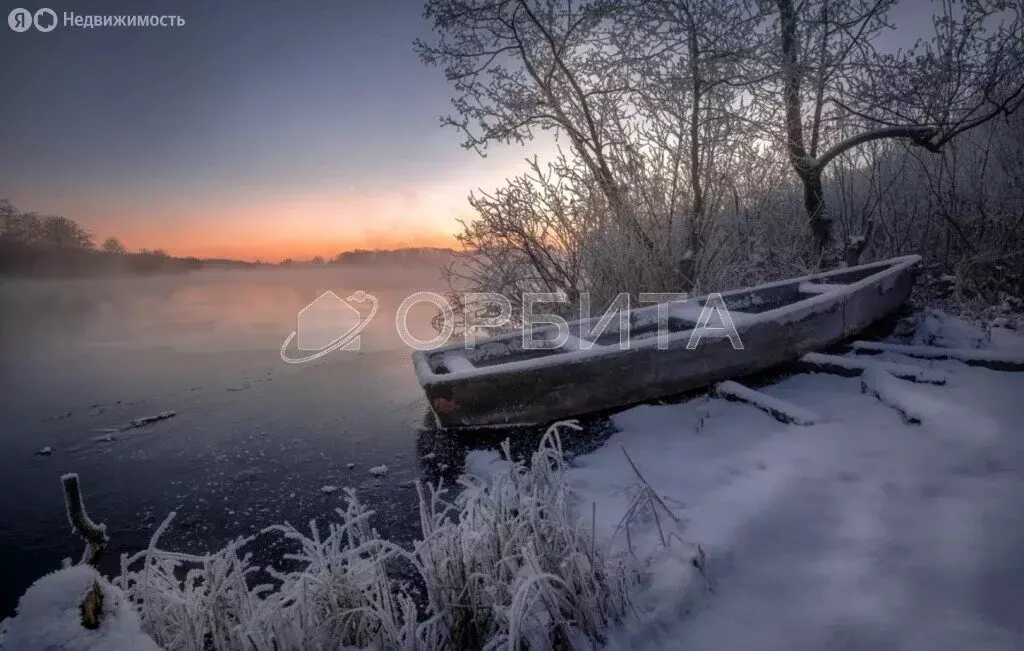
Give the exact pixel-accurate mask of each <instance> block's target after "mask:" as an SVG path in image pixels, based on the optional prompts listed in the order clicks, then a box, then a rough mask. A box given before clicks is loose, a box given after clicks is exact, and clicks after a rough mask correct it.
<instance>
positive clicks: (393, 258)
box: [278, 246, 453, 267]
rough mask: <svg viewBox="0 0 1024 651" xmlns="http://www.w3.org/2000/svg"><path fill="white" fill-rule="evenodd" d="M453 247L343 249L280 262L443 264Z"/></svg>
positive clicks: (311, 263) (315, 263)
mask: <svg viewBox="0 0 1024 651" xmlns="http://www.w3.org/2000/svg"><path fill="white" fill-rule="evenodd" d="M452 253H453V251H452V250H451V249H442V248H437V247H429V246H422V247H408V248H402V249H355V250H353V251H342V252H341V253H339V254H338V255H336V256H334V257H333V258H331V259H330V260H326V259H325V258H323V257H322V256H319V255H318V256H315V257H314V258H313V259H311V260H308V261H297V260H292V259H291V258H288V259H286V260H282V261H281V262H279V263H278V264H279V265H280V266H285V267H287V266H294V265H320V264H392V263H395V262H437V263H438V264H443V263H444V262H447V260H448V259H449V258H450V256H451V255H452Z"/></svg>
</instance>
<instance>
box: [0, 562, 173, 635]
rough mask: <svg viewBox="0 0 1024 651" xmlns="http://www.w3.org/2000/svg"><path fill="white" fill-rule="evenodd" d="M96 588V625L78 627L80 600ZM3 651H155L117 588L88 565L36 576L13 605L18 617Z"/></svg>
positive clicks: (136, 616)
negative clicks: (16, 603) (97, 598)
mask: <svg viewBox="0 0 1024 651" xmlns="http://www.w3.org/2000/svg"><path fill="white" fill-rule="evenodd" d="M94 585H95V586H98V588H99V592H100V594H101V595H102V605H101V606H100V608H101V610H100V616H99V626H98V627H97V628H95V629H89V628H86V627H85V626H83V624H82V602H83V600H84V599H85V598H86V596H87V595H88V593H89V592H90V590H91V589H92V588H93V586H94ZM0 649H3V651H21V650H27V649H61V650H62V651H150V650H153V651H159V649H160V647H158V646H157V645H156V643H155V642H153V640H152V638H150V637H149V636H148V635H146V634H145V633H143V632H142V626H141V624H140V622H139V616H138V614H137V613H136V611H135V609H134V608H133V607H132V605H131V604H130V603H129V601H128V600H127V599H126V598H125V596H124V593H123V592H121V590H120V589H119V588H117V587H115V586H113V585H111V584H110V582H109V581H107V580H106V579H105V578H103V576H101V575H100V573H99V572H97V571H96V570H95V569H93V568H92V567H89V566H87V565H76V566H73V567H68V568H65V569H62V570H58V571H56V572H52V573H50V574H47V575H46V576H44V577H42V578H41V579H39V580H38V581H36V582H35V583H33V584H32V585H31V587H29V589H28V590H27V591H26V592H25V594H24V595H22V597H21V599H20V600H19V601H18V614H17V615H16V616H15V617H14V618H13V619H11V620H9V621H8V623H7V630H6V632H5V634H4V636H3V638H0Z"/></svg>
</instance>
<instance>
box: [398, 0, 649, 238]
mask: <svg viewBox="0 0 1024 651" xmlns="http://www.w3.org/2000/svg"><path fill="white" fill-rule="evenodd" d="M614 12H615V9H614V7H612V6H611V5H609V4H607V3H604V2H596V1H583V2H572V1H571V0H564V1H563V0H498V1H494V0H429V1H428V2H427V5H426V10H425V16H426V17H427V18H428V19H429V20H431V21H432V22H433V25H434V30H435V32H437V34H438V38H437V40H436V42H433V43H427V42H425V41H422V40H419V41H417V42H416V48H417V50H418V52H419V53H420V56H421V58H422V59H423V60H424V61H425V62H427V63H429V64H434V65H439V66H441V67H443V68H444V71H445V75H446V77H447V79H448V81H449V82H450V83H452V84H453V87H454V89H455V93H456V96H455V97H454V99H453V104H454V106H455V114H454V115H452V116H448V117H445V118H443V119H442V123H443V124H446V125H450V126H454V127H456V128H457V129H459V130H460V131H461V132H462V133H463V134H464V136H465V141H464V146H465V147H466V148H469V149H474V150H476V151H478V152H480V153H483V152H484V151H485V149H486V147H487V145H488V144H489V143H491V142H500V143H512V142H517V143H523V142H525V141H527V140H529V139H531V138H532V137H533V135H534V133H535V131H536V130H550V131H555V132H556V133H557V134H560V135H565V136H566V137H567V138H568V140H569V143H570V145H571V148H572V151H573V153H574V154H575V155H576V156H578V157H579V159H580V160H581V161H582V162H583V164H584V165H585V166H586V168H587V170H588V171H589V173H590V175H591V176H592V178H593V179H594V181H595V182H596V183H597V185H598V187H599V188H600V190H601V192H602V194H603V196H604V199H605V201H606V202H607V206H608V210H609V211H610V213H611V215H612V217H613V219H614V222H615V224H616V225H618V226H621V227H622V228H624V229H626V230H627V231H628V232H629V234H630V235H631V236H632V237H633V238H635V239H636V240H637V241H639V242H640V243H641V245H642V246H643V247H644V248H645V249H646V250H648V251H650V252H654V251H656V250H657V248H658V247H657V244H656V242H655V240H654V239H653V238H652V237H651V235H650V234H649V233H648V232H647V230H646V229H645V228H644V225H643V224H641V222H640V221H639V220H638V219H637V218H636V216H635V215H634V214H633V212H632V211H631V210H629V208H628V206H627V204H626V201H625V198H624V194H625V191H624V189H623V188H622V186H621V185H620V183H619V181H618V179H617V178H616V174H615V172H614V170H613V169H612V165H611V162H610V161H609V157H608V155H609V147H610V144H611V143H610V138H611V135H610V133H609V129H610V127H611V125H612V124H613V122H614V119H615V117H616V115H617V113H618V112H619V111H620V110H621V106H620V105H621V102H622V101H623V97H624V96H625V94H626V92H627V90H628V89H627V88H625V87H623V86H622V85H621V82H620V80H619V78H618V76H617V75H616V74H615V71H614V70H613V69H612V68H611V66H613V65H614V63H613V62H610V61H609V60H608V59H607V58H604V57H598V56H594V53H595V48H601V47H603V45H604V44H605V43H607V38H608V34H607V30H606V29H605V28H606V26H607V25H606V21H608V20H609V19H610V18H611V16H612V15H613V14H614Z"/></svg>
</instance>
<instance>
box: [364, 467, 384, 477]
mask: <svg viewBox="0 0 1024 651" xmlns="http://www.w3.org/2000/svg"><path fill="white" fill-rule="evenodd" d="M368 472H369V473H370V474H371V475H373V476H374V477H380V476H382V475H386V474H388V467H387V466H385V465H384V464H381V465H379V466H374V467H372V468H370V470H369V471H368Z"/></svg>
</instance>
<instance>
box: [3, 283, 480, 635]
mask: <svg viewBox="0 0 1024 651" xmlns="http://www.w3.org/2000/svg"><path fill="white" fill-rule="evenodd" d="M438 276H439V274H438V273H437V270H436V269H433V268H415V267H412V268H405V269H402V270H382V269H379V268H366V269H362V268H341V269H333V268H332V269H325V270H316V271H309V270H280V271H277V270H275V271H230V272H205V271H204V272H199V273H194V274H188V275H184V276H174V277H153V278H110V279H91V280H74V281H20V280H9V281H6V282H3V283H2V284H0V314H2V316H0V414H2V416H0V577H2V581H0V616H2V615H8V614H11V613H12V612H13V609H14V606H15V604H16V601H17V597H18V596H19V595H20V594H21V593H23V592H24V590H25V588H26V587H27V586H28V585H29V584H30V583H31V582H32V581H33V580H35V579H36V578H38V577H39V576H40V575H42V574H43V573H46V572H48V571H51V570H55V569H58V568H59V566H60V561H61V559H62V558H65V557H69V556H70V557H73V558H75V559H76V560H77V559H78V557H79V556H80V554H81V551H82V545H81V543H80V542H79V540H78V539H77V538H76V537H74V536H73V535H72V533H71V531H70V528H69V526H68V524H67V521H66V519H65V515H64V507H63V494H62V490H61V485H60V480H59V478H60V476H61V474H63V473H66V472H77V473H79V475H80V476H81V481H82V487H83V490H84V494H85V498H86V506H87V508H88V510H89V513H90V515H91V516H92V517H93V519H94V520H96V521H97V522H104V523H106V525H107V528H108V531H109V533H110V537H111V544H110V547H109V549H108V551H107V553H106V554H105V557H104V559H103V564H102V567H101V569H103V570H104V571H106V572H107V573H115V572H117V570H118V558H119V556H120V554H121V553H122V552H125V551H128V552H134V551H137V550H139V549H141V548H143V547H145V546H146V545H147V543H148V541H149V537H150V536H151V535H152V532H153V530H154V529H155V528H156V527H157V525H159V524H160V522H161V521H162V520H163V519H164V517H166V515H167V514H168V512H170V511H172V510H174V511H176V512H177V517H176V518H175V520H174V522H173V523H172V525H171V527H170V529H169V530H168V532H167V533H166V534H165V537H164V538H163V539H162V542H161V547H163V548H170V549H177V550H181V551H190V552H201V551H203V550H208V549H214V548H216V547H219V546H221V545H223V544H224V543H225V542H226V541H227V540H229V539H231V538H234V537H237V536H241V535H248V534H252V533H255V532H257V531H259V530H260V529H261V528H263V527H265V526H267V525H269V524H273V523H279V522H284V521H288V522H291V523H292V524H294V525H296V526H300V527H305V526H306V525H307V523H308V522H309V521H310V520H311V519H313V518H316V519H318V520H320V521H322V522H323V521H326V519H327V518H329V517H330V515H331V514H332V513H333V510H334V509H335V508H337V507H340V506H341V505H342V500H343V497H342V495H343V493H342V491H340V490H338V491H336V492H333V493H330V494H325V493H323V492H321V490H320V488H321V487H323V486H328V485H330V486H337V487H339V488H341V487H346V486H348V487H353V488H355V489H357V491H358V494H359V495H360V498H361V499H362V500H364V501H365V502H366V503H368V504H369V505H370V507H371V508H372V509H374V510H375V511H376V512H377V515H376V517H375V519H374V523H375V526H376V527H377V528H378V529H379V530H380V532H381V533H382V534H384V535H387V536H390V537H393V538H395V539H397V540H399V541H408V540H409V539H411V538H412V536H413V535H414V534H415V532H416V530H417V527H418V519H417V514H416V508H415V505H416V493H415V487H414V486H413V484H412V482H413V481H414V480H417V479H425V480H429V481H437V479H439V478H442V477H444V478H446V479H447V480H451V479H454V477H455V476H456V475H457V474H458V472H459V471H460V470H461V464H462V463H463V459H464V452H465V450H466V445H467V442H466V440H455V439H452V438H451V437H450V436H448V435H445V434H444V433H438V432H432V431H429V430H426V429H424V428H423V423H424V417H425V415H426V413H427V406H426V401H425V400H424V398H423V395H422V393H421V391H420V388H419V385H418V384H417V382H416V379H415V376H414V373H413V370H412V363H411V358H410V353H409V350H408V348H407V347H405V346H404V345H403V344H402V342H401V340H400V339H399V338H398V336H397V334H395V329H394V314H395V309H396V307H397V305H398V304H399V302H400V301H401V299H402V298H404V297H405V296H406V295H408V294H409V293H412V292H413V291H421V290H439V289H440V281H439V280H438ZM325 289H332V290H334V291H336V292H338V293H339V294H340V295H342V296H347V295H349V294H350V293H351V292H353V291H355V290H357V289H363V290H365V291H367V292H369V293H371V294H374V295H376V296H377V297H378V299H379V300H380V310H379V312H378V315H377V317H376V318H375V319H374V321H373V322H372V323H371V325H370V327H369V328H368V329H367V330H366V331H365V332H364V333H363V336H362V338H361V344H362V348H361V350H360V351H359V352H354V351H336V352H334V353H332V354H330V355H328V356H326V357H324V358H322V359H321V360H318V361H316V362H313V363H309V364H304V365H291V364H286V363H284V362H283V361H281V359H280V357H279V348H280V345H281V342H282V341H283V339H284V338H285V336H286V335H288V333H289V332H291V331H292V330H294V329H295V327H296V326H295V317H296V313H297V311H298V310H300V309H301V308H302V307H304V306H305V305H306V304H308V303H309V302H310V301H311V300H313V299H314V298H316V297H317V296H319V295H320V293H322V291H324V290H325ZM431 316H432V312H431V310H430V309H429V308H427V307H424V308H423V309H422V311H415V310H414V312H413V313H412V314H411V315H410V319H409V323H410V329H411V330H412V332H413V334H414V335H417V336H419V337H420V338H422V339H429V338H430V337H431V336H433V331H431V330H430V329H429V319H430V317H431ZM164 410H174V411H175V412H176V416H175V417H173V418H170V419H167V420H163V421H160V422H156V423H153V424H150V425H148V426H145V427H141V428H137V429H131V430H128V431H126V432H124V433H121V434H118V435H117V436H116V437H114V439H113V440H109V441H107V440H104V438H105V437H106V435H107V432H105V431H104V430H106V429H109V428H116V427H119V426H122V425H124V424H125V423H127V422H128V421H130V420H131V419H135V418H140V417H146V416H152V415H155V414H158V413H160V412H162V411H164ZM480 440H481V442H479V443H472V444H471V445H485V446H494V445H497V443H498V442H499V441H500V437H498V436H491V437H490V438H489V439H486V437H485V439H480ZM44 446H49V447H51V448H52V450H53V452H52V454H50V455H48V456H43V455H40V454H37V451H38V450H39V449H40V448H43V447H44ZM349 464H354V466H353V467H349ZM379 464H386V465H387V466H388V468H389V472H388V473H387V474H386V475H384V476H382V477H374V476H372V475H370V474H369V472H368V469H369V468H370V467H372V466H375V465H379ZM257 553H258V554H259V553H260V552H257ZM268 554H269V552H268Z"/></svg>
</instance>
